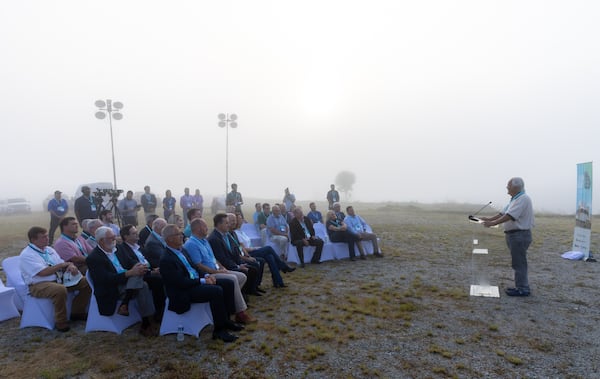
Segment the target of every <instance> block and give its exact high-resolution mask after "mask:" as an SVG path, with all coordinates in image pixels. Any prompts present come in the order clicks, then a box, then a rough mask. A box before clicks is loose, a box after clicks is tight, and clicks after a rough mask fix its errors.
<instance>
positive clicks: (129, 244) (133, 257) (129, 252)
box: [116, 224, 166, 322]
mask: <svg viewBox="0 0 600 379" xmlns="http://www.w3.org/2000/svg"><path fill="white" fill-rule="evenodd" d="M120 234H121V240H122V241H123V243H121V244H119V245H117V252H116V254H117V258H119V261H120V262H121V263H122V264H123V268H124V269H126V270H129V269H131V268H132V267H133V266H135V265H136V264H137V263H138V262H139V263H143V264H144V265H146V267H148V271H147V272H146V274H145V275H144V281H145V282H146V283H148V287H150V291H151V292H152V299H153V302H154V309H156V313H155V314H154V319H155V320H156V321H157V322H160V321H161V320H162V315H163V312H164V309H165V298H166V296H165V289H164V286H163V282H162V278H161V277H160V270H159V268H158V267H152V265H150V262H148V260H147V259H146V257H144V255H143V253H142V252H141V251H140V246H139V245H138V243H137V242H138V239H139V235H138V231H137V228H136V227H135V226H133V225H131V224H128V225H124V226H123V227H122V228H121V232H120Z"/></svg>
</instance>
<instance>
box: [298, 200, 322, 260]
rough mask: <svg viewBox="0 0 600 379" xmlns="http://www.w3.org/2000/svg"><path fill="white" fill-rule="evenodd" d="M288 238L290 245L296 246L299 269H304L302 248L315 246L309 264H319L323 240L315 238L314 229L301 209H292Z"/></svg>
mask: <svg viewBox="0 0 600 379" xmlns="http://www.w3.org/2000/svg"><path fill="white" fill-rule="evenodd" d="M290 236H291V240H292V245H294V246H296V250H297V252H298V258H299V259H300V267H304V246H315V247H316V248H315V253H314V254H313V256H312V259H311V260H310V263H321V252H322V251H323V244H324V242H323V240H322V239H320V238H319V237H316V236H315V229H314V228H313V223H312V221H310V219H309V218H308V217H306V216H304V213H303V212H302V208H301V207H296V208H295V209H294V219H293V220H292V221H291V222H290Z"/></svg>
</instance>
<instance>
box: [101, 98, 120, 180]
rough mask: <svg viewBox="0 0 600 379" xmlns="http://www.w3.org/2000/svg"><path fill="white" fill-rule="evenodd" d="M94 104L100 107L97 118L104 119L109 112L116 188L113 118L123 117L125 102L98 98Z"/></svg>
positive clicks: (115, 173) (114, 174)
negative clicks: (122, 111)
mask: <svg viewBox="0 0 600 379" xmlns="http://www.w3.org/2000/svg"><path fill="white" fill-rule="evenodd" d="M94 105H95V106H96V107H98V108H99V110H98V112H96V113H95V114H94V116H96V118H97V119H99V120H104V119H105V118H106V115H107V114H108V124H109V125H110V150H111V154H112V167H113V186H114V189H115V190H116V189H117V170H116V166H115V144H114V140H113V130H112V119H113V118H114V119H115V120H117V121H119V120H122V119H123V114H122V113H119V111H120V110H121V109H123V103H121V102H120V101H115V102H113V101H112V100H110V99H108V100H106V101H104V100H96V102H94Z"/></svg>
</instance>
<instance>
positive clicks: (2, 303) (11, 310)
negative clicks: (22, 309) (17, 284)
mask: <svg viewBox="0 0 600 379" xmlns="http://www.w3.org/2000/svg"><path fill="white" fill-rule="evenodd" d="M14 296H15V289H14V288H11V287H5V286H4V282H3V281H2V280H0V321H4V320H8V319H11V318H14V317H19V316H20V315H21V314H20V313H19V310H18V309H17V306H16V305H15V303H14V301H13V298H14Z"/></svg>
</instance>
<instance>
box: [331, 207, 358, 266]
mask: <svg viewBox="0 0 600 379" xmlns="http://www.w3.org/2000/svg"><path fill="white" fill-rule="evenodd" d="M334 207H335V205H334ZM326 225H327V234H328V235H329V240H330V241H331V242H346V243H347V244H348V254H349V255H350V260H351V261H354V260H355V258H354V257H355V255H356V253H355V250H354V243H355V242H358V240H359V239H358V237H357V236H356V235H354V234H352V233H350V232H349V231H348V226H347V225H346V224H345V223H344V221H341V220H338V218H337V217H336V216H335V211H328V212H327V224H326ZM361 249H362V247H361ZM361 259H365V258H364V253H363V252H361Z"/></svg>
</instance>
